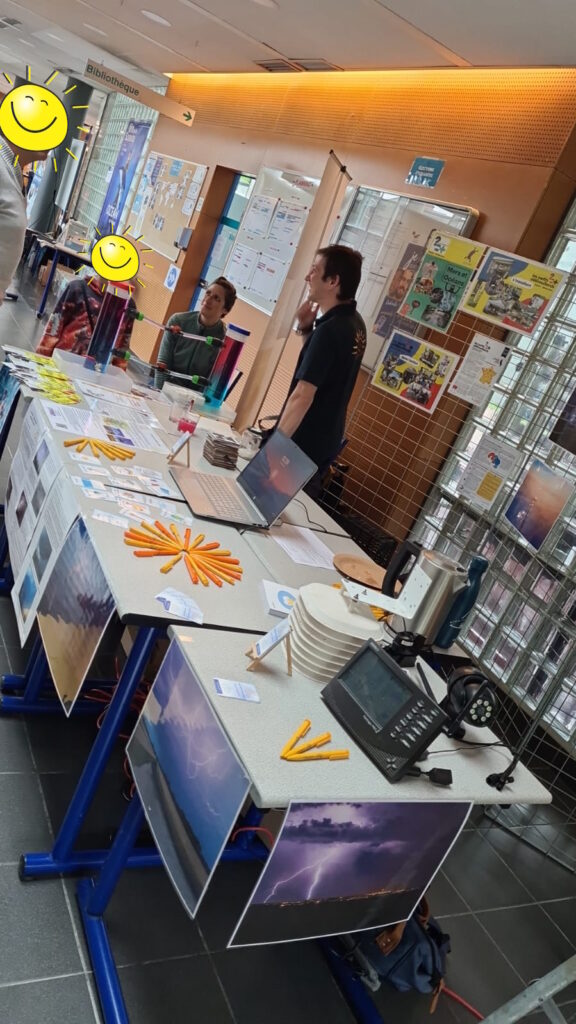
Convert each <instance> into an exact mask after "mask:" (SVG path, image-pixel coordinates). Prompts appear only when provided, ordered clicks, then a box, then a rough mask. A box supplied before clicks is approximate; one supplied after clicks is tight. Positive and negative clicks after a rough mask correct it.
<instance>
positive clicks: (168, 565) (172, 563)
mask: <svg viewBox="0 0 576 1024" xmlns="http://www.w3.org/2000/svg"><path fill="white" fill-rule="evenodd" d="M181 558H182V552H180V554H179V555H176V558H171V559H170V561H169V562H166V565H163V566H162V568H161V569H160V572H170V569H173V568H174V566H175V565H177V564H178V562H179V561H180V559H181Z"/></svg>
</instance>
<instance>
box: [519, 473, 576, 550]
mask: <svg viewBox="0 0 576 1024" xmlns="http://www.w3.org/2000/svg"><path fill="white" fill-rule="evenodd" d="M573 494H574V487H573V485H572V484H571V483H570V481H569V480H566V478H565V477H563V476H560V475H559V474H558V473H555V472H554V470H553V469H551V468H550V466H547V465H546V463H544V462H540V460H539V459H534V462H533V463H532V465H531V466H530V468H529V469H528V470H527V472H526V475H525V477H524V479H523V480H522V483H521V484H520V487H519V488H518V490H517V491H516V494H515V495H514V497H513V498H512V501H511V502H510V504H509V506H508V508H507V509H506V512H505V516H506V519H507V520H508V522H509V523H511V525H512V526H513V527H514V529H516V530H518V533H521V534H522V536H523V537H524V539H525V540H527V541H528V543H529V544H530V545H531V546H532V547H533V548H536V550H537V551H538V550H539V549H540V548H541V547H542V545H543V543H544V541H545V540H546V537H547V536H548V534H549V533H550V530H551V529H552V527H553V526H554V523H555V522H556V520H557V519H558V517H559V516H560V515H561V514H562V511H563V509H564V506H565V505H566V502H567V501H568V500H569V498H571V497H572V495H573Z"/></svg>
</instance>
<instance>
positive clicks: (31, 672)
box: [0, 633, 50, 714]
mask: <svg viewBox="0 0 576 1024" xmlns="http://www.w3.org/2000/svg"><path fill="white" fill-rule="evenodd" d="M49 679H50V676H49V674H48V663H47V661H46V655H45V653H44V648H43V646H42V640H41V637H40V634H39V633H38V635H37V636H36V639H35V641H34V645H33V647H32V651H31V653H30V657H29V659H28V664H27V665H26V669H25V671H24V675H21V676H18V675H6V676H4V677H3V679H2V686H1V688H0V692H1V698H0V713H1V714H6V713H7V712H12V711H18V712H23V711H33V710H35V704H37V702H38V699H39V695H40V691H41V689H42V687H43V686H45V685H46V682H47V681H49ZM10 695H12V696H10Z"/></svg>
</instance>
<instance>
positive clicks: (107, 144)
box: [74, 88, 165, 234]
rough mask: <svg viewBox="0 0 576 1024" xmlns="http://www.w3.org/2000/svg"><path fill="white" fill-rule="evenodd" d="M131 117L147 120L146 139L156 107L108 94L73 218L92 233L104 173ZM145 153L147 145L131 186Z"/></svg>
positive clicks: (103, 187)
mask: <svg viewBox="0 0 576 1024" xmlns="http://www.w3.org/2000/svg"><path fill="white" fill-rule="evenodd" d="M164 91H165V90H164V89H163V88H160V89H155V90H154V92H160V93H162V92H164ZM131 120H135V121H150V132H149V134H148V138H149V139H150V138H151V137H152V133H153V131H154V128H155V125H156V121H157V120H158V114H157V112H156V111H155V110H151V109H150V107H145V106H143V105H142V104H141V103H136V102H135V101H134V100H132V99H129V98H128V97H127V96H124V95H122V94H121V93H110V94H109V96H108V99H107V101H106V107H105V109H104V114H103V117H102V122H101V125H100V131H99V133H98V138H97V139H96V142H95V145H94V149H93V152H92V157H91V159H90V163H89V166H88V170H87V172H86V177H85V179H84V184H83V188H82V194H81V196H80V198H79V201H78V204H77V206H76V210H75V212H74V218H75V220H77V221H79V222H80V223H81V224H86V225H87V227H88V232H89V234H91V233H92V232H93V231H94V228H95V227H96V224H97V223H98V218H99V216H100V211H101V209H102V205H103V203H104V198H105V196H106V189H107V188H108V182H107V180H106V179H107V175H108V172H109V169H110V168H111V167H113V166H114V164H115V162H116V157H117V156H118V152H119V149H120V146H121V144H122V140H123V138H124V135H125V133H126V129H127V127H128V122H129V121H131ZM145 155H146V147H145V149H144V152H143V153H142V157H141V160H140V164H139V166H138V168H137V171H136V174H135V175H134V180H133V182H132V189H134V188H135V187H136V184H137V182H138V180H139V178H140V171H141V169H142V166H143V163H144V159H145ZM131 198H132V193H130V195H129V196H128V198H127V202H126V207H125V208H126V209H128V210H129V209H130V203H131Z"/></svg>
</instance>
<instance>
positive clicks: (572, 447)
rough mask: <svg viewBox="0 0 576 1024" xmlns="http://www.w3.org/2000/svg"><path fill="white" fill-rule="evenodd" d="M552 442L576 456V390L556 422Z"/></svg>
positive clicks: (551, 435)
mask: <svg viewBox="0 0 576 1024" xmlns="http://www.w3.org/2000/svg"><path fill="white" fill-rule="evenodd" d="M550 440H551V441H553V442H554V444H559V445H560V447H561V448H565V449H566V451H567V452H570V454H571V455H576V390H574V391H573V392H572V394H571V395H570V398H569V399H568V401H567V402H566V405H565V406H564V408H563V409H562V412H561V413H560V415H559V417H558V419H557V420H556V423H555V424H554V429H553V430H552V433H551V434H550Z"/></svg>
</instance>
